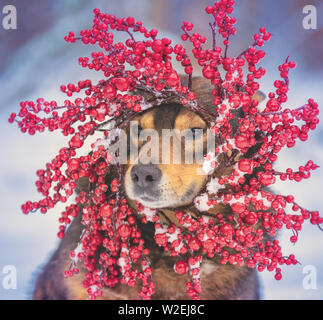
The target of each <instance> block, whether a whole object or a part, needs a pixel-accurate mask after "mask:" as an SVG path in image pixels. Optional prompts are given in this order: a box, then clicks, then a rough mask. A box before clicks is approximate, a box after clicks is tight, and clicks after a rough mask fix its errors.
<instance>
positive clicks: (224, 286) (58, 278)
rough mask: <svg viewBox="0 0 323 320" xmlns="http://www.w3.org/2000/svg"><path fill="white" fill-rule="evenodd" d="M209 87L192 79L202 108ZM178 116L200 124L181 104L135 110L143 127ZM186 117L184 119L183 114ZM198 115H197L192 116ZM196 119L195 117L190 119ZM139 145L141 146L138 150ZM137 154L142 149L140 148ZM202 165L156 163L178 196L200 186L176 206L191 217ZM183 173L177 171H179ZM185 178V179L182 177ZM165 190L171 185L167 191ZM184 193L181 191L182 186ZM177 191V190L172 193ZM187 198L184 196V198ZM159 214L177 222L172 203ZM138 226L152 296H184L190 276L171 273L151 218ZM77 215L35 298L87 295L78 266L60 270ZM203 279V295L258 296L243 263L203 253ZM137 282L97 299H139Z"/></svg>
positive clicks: (74, 236) (253, 275) (73, 239)
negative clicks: (75, 270)
mask: <svg viewBox="0 0 323 320" xmlns="http://www.w3.org/2000/svg"><path fill="white" fill-rule="evenodd" d="M211 90H212V89H211V88H210V86H209V85H208V84H207V83H206V82H205V80H203V79H201V78H197V79H193V91H194V92H195V93H196V94H197V98H198V102H199V104H200V105H202V106H203V107H204V108H206V109H212V104H213V102H212V100H213V98H212V95H211ZM255 99H257V100H259V101H260V100H262V99H263V97H262V95H261V94H258V95H257V96H255ZM179 116H182V117H183V119H182V120H181V123H186V124H187V123H190V122H192V123H193V124H192V125H193V126H195V125H196V123H200V125H201V126H203V122H204V123H205V125H206V121H204V119H203V116H202V115H201V116H200V115H194V114H193V113H189V112H188V111H187V110H186V109H184V108H183V107H182V106H178V105H172V104H169V105H164V106H158V107H156V108H154V109H152V110H148V111H146V112H145V113H143V114H141V115H138V116H137V118H138V119H139V120H142V119H143V117H146V127H147V126H148V127H149V126H151V127H152V128H154V129H156V130H161V129H162V128H172V127H174V123H175V122H176V119H179V118H178V117H179ZM185 117H187V118H185ZM195 117H196V118H195ZM193 118H195V119H193ZM139 150H140V149H139ZM139 155H140V152H139ZM131 166H133V165H128V166H125V168H124V175H125V183H126V184H127V183H128V184H131V181H130V180H129V179H131V178H130V175H129V172H130V170H131ZM199 166H200V164H196V163H193V164H190V165H171V164H170V165H160V166H159V167H160V170H161V171H162V172H165V173H167V175H168V177H170V178H169V180H170V181H171V183H169V184H167V188H174V190H177V191H176V192H178V193H179V194H178V196H179V197H180V196H181V188H182V189H185V188H184V187H183V185H186V184H188V183H190V184H191V185H194V186H198V187H197V189H198V190H194V192H193V194H192V195H191V198H188V199H187V201H184V202H183V203H180V205H179V206H178V207H182V208H183V207H184V208H187V212H189V213H190V214H192V215H193V216H194V210H193V206H192V200H193V199H194V197H195V196H196V195H197V194H198V193H199V192H200V191H201V190H203V188H204V186H205V183H206V181H207V177H206V176H202V175H196V169H197V168H198V167H199ZM228 170H229V171H230V168H225V169H223V168H222V169H221V170H218V175H221V174H227V172H225V171H228ZM183 172H184V173H185V174H182V175H180V173H183ZM183 179H184V181H183ZM168 191H169V190H168ZM183 192H185V190H183ZM176 194H177V193H176ZM185 199H186V198H185ZM134 200H136V199H131V198H129V203H130V205H132V206H133V208H134V209H136V205H135V201H134ZM226 210H227V209H225V207H224V206H218V207H216V208H215V209H212V212H211V211H210V214H214V213H218V212H221V213H223V214H226V212H225V211H226ZM160 211H161V214H162V216H161V218H162V219H163V220H164V221H165V222H166V223H167V222H169V221H171V222H174V223H175V222H176V219H175V218H174V213H175V212H176V206H172V207H167V208H166V207H165V208H160ZM137 223H138V226H139V229H140V230H141V233H142V237H143V239H144V240H145V246H146V247H148V248H149V249H150V252H151V253H150V256H149V257H150V261H151V265H152V269H153V277H154V282H155V284H156V287H155V293H154V295H153V296H152V299H172V300H174V299H178V300H181V299H187V298H188V297H187V294H186V287H185V284H186V282H187V281H188V280H189V279H188V275H178V274H177V273H175V272H174V269H173V266H174V263H175V262H176V258H173V257H170V256H169V255H168V254H167V253H165V252H164V249H163V248H160V247H159V246H158V245H156V243H155V241H154V227H153V225H152V224H151V223H148V224H145V225H143V224H141V222H140V219H139V218H138V221H137ZM82 228H83V226H82V224H81V216H78V217H77V218H75V219H74V221H73V222H72V224H71V226H70V227H69V229H68V231H67V232H66V236H65V238H64V239H63V240H62V241H61V243H60V245H59V247H58V249H57V250H56V252H55V253H54V254H53V255H52V257H51V258H50V260H49V262H48V263H47V265H46V266H45V267H44V268H43V270H42V271H41V273H40V274H39V276H38V278H37V280H36V285H35V290H34V293H33V299H73V300H74V299H87V293H86V289H84V288H83V287H82V281H83V279H84V274H85V270H82V268H80V273H79V274H78V275H74V276H73V277H71V278H64V270H67V269H68V268H69V265H70V259H69V253H70V251H72V250H73V249H74V248H75V247H76V245H77V243H78V241H79V239H80V235H81V232H82ZM201 283H202V293H201V295H200V298H201V299H221V300H223V299H224V300H228V299H244V300H245V299H259V282H258V277H257V272H256V271H255V270H253V269H250V268H248V267H247V266H243V267H238V266H234V265H221V264H220V263H219V262H218V261H217V260H216V259H215V260H214V259H212V260H210V259H206V258H204V260H203V263H202V267H201ZM139 287H140V283H138V284H137V285H136V286H135V287H128V286H126V285H120V284H119V285H117V286H116V287H115V288H112V289H110V288H104V289H103V295H102V297H101V298H100V299H107V300H114V299H117V300H128V299H137V298H138V291H139Z"/></svg>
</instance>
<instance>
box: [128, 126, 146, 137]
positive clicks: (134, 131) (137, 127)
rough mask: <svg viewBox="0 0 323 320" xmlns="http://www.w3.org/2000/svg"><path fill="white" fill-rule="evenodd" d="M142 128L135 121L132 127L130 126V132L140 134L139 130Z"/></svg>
mask: <svg viewBox="0 0 323 320" xmlns="http://www.w3.org/2000/svg"><path fill="white" fill-rule="evenodd" d="M142 130H143V129H142V127H141V125H140V124H138V123H136V124H133V125H132V127H131V130H130V131H131V133H132V134H133V135H138V136H139V135H140V132H141V131H142Z"/></svg>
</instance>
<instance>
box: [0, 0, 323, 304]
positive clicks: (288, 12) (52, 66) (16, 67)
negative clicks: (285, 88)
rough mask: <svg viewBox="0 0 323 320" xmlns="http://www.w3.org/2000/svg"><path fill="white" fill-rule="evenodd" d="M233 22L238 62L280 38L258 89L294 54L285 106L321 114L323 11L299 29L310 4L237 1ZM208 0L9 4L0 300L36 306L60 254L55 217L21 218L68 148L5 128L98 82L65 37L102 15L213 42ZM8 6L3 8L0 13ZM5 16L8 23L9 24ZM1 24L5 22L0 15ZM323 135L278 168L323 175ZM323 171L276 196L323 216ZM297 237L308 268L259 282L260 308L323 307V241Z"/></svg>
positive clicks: (1, 138) (0, 53)
mask: <svg viewBox="0 0 323 320" xmlns="http://www.w3.org/2000/svg"><path fill="white" fill-rule="evenodd" d="M237 2H238V3H237V5H236V8H235V9H236V11H235V14H234V16H235V17H236V18H237V19H238V24H237V31H238V32H237V36H236V37H235V40H234V45H233V46H232V47H231V53H233V54H234V55H237V54H239V53H240V52H241V51H242V50H243V49H245V48H246V47H247V46H248V45H249V44H251V41H252V39H251V37H252V35H253V33H255V32H257V31H258V29H259V27H260V26H265V27H266V28H267V29H268V30H269V31H270V32H272V33H273V35H274V36H273V37H272V40H271V41H270V42H269V43H267V44H266V46H265V50H266V52H267V56H266V58H265V60H264V62H262V65H263V66H264V67H265V68H266V69H267V75H266V77H265V79H264V80H262V81H261V84H262V87H261V88H262V90H263V91H264V92H269V91H270V90H273V85H272V83H273V81H274V80H275V79H276V78H278V77H279V73H278V71H277V68H276V66H278V64H280V63H281V62H282V61H283V59H285V58H286V57H287V56H288V55H290V56H291V59H293V60H295V61H296V62H297V68H296V70H295V71H293V72H292V73H291V78H290V80H291V84H290V89H291V90H290V95H289V97H290V99H289V102H288V105H289V106H291V107H298V106H301V105H303V104H304V103H305V102H306V101H307V98H309V97H312V98H314V99H315V100H316V101H317V102H318V103H319V104H320V105H321V107H322V105H323V86H322V85H323V83H322V76H323V29H322V23H323V2H322V1H319V0H316V1H315V0H311V3H310V4H313V5H315V6H316V9H317V15H318V18H317V22H318V25H317V30H305V29H304V28H303V27H302V20H303V18H304V14H303V13H302V9H303V7H304V6H305V5H307V4H309V3H308V2H307V1H305V0H280V1H271V0H243V1H237ZM210 3H212V1H207V0H199V1H196V0H163V1H160V0H136V1H133V0H94V1H87V0H56V1H51V0H42V1H35V0H29V1H23V0H20V1H18V0H11V1H10V4H12V5H15V6H16V8H17V14H18V22H17V30H4V29H3V28H1V25H0V41H1V47H0V88H1V94H0V150H1V151H0V154H1V156H0V205H1V211H0V299H30V293H31V290H32V287H33V280H34V278H35V274H36V273H37V270H39V268H40V266H41V265H42V264H44V263H45V262H46V259H48V257H49V256H50V254H51V252H52V251H53V250H54V249H55V248H56V247H57V245H58V239H57V237H56V233H57V228H58V222H57V219H58V216H59V214H58V212H57V211H58V210H57V209H56V210H53V211H50V212H49V213H47V214H46V215H41V214H40V213H36V214H30V215H29V216H24V215H23V214H22V213H21V211H20V205H21V204H22V203H23V202H24V201H26V200H37V199H38V198H39V195H38V194H37V192H36V191H35V187H34V182H35V180H36V175H35V172H36V170H37V169H39V168H41V167H42V166H43V164H44V163H45V162H46V161H48V160H50V159H52V157H53V156H55V152H56V150H58V148H59V147H61V146H64V144H65V143H66V139H64V138H61V137H59V136H58V135H48V134H46V133H44V134H40V135H36V136H33V137H31V136H29V135H23V134H21V133H20V132H19V130H18V129H17V127H16V125H10V124H9V123H8V121H7V119H8V117H9V115H10V113H11V112H16V111H17V110H18V104H19V102H20V101H21V100H35V99H37V98H38V97H46V98H48V99H57V100H62V99H64V97H63V96H62V95H61V94H60V93H59V86H60V84H62V83H69V82H75V81H78V80H80V79H86V78H89V77H90V78H91V79H94V80H95V79H98V78H100V76H101V75H96V74H95V73H90V72H89V71H87V70H85V69H83V68H80V67H79V66H78V64H77V58H78V57H79V56H86V55H89V54H90V52H91V49H92V48H91V47H88V46H84V45H82V44H81V43H77V44H74V45H71V44H67V43H66V42H65V41H64V40H63V37H64V35H66V34H67V33H68V32H69V31H71V30H73V31H79V30H81V29H82V28H87V27H88V26H90V25H91V20H92V10H93V8H95V7H98V8H100V9H101V10H102V11H105V12H108V13H111V14H114V15H117V16H134V17H135V18H136V19H137V20H142V21H144V22H145V26H146V27H148V28H152V27H156V28H158V29H159V30H160V31H161V34H164V35H165V36H167V37H170V38H171V39H173V40H174V41H179V40H180V38H179V37H180V26H181V23H182V21H183V20H188V21H191V22H193V23H194V25H195V26H196V28H197V30H199V31H200V32H201V33H203V34H209V30H208V19H209V17H208V16H207V15H205V14H204V7H205V6H206V5H208V4H210ZM6 4H8V3H7V1H3V0H1V1H0V9H2V8H3V7H4V6H5V5H6ZM3 16H4V15H3ZM0 21H1V13H0ZM322 128H323V126H322V125H321V124H320V125H319V127H318V129H317V130H316V131H315V132H314V133H312V134H311V135H310V139H309V141H308V143H305V144H301V143H298V144H297V146H296V147H295V148H294V149H292V150H287V151H285V152H284V153H283V155H282V157H281V160H280V161H279V164H278V166H277V167H279V168H280V169H286V168H287V167H292V168H295V169H296V168H298V166H299V165H302V164H305V163H306V161H307V160H309V159H312V160H313V161H314V162H316V163H318V164H319V165H321V166H322V162H323V143H322V139H323V132H322ZM322 180H323V175H322V169H320V170H317V171H315V172H314V173H313V175H312V178H311V179H309V180H308V181H304V182H302V183H298V184H296V183H289V182H285V183H280V184H277V187H276V189H277V190H279V192H280V193H282V194H291V193H292V194H294V195H295V196H296V198H297V200H298V202H299V203H300V204H301V205H302V206H304V207H305V208H308V209H310V210H316V209H319V210H320V211H321V213H323V202H322V197H323V184H322ZM290 235H291V234H290V232H288V231H284V232H282V233H281V234H280V240H281V243H282V245H283V253H286V254H288V253H294V254H295V255H296V257H297V258H299V260H300V262H301V263H302V264H301V265H297V266H290V267H286V268H285V267H284V268H283V279H282V280H281V281H279V282H278V281H276V280H274V278H273V276H274V275H273V274H272V273H269V272H264V273H263V274H261V286H262V298H263V299H322V298H323V254H322V252H323V250H322V248H321V245H322V244H323V233H322V232H320V231H319V230H318V228H317V227H315V226H312V225H310V224H309V223H305V224H304V228H303V230H302V232H300V236H299V242H297V244H296V245H295V246H293V245H290V243H289V237H290ZM6 265H14V266H15V267H16V269H17V289H15V290H6V289H4V287H3V285H2V282H3V280H4V278H5V276H6V274H5V273H4V268H5V266H6ZM306 265H313V266H314V267H315V268H316V271H317V274H316V280H317V284H316V289H309V290H306V289H304V288H303V279H304V277H305V276H306V274H303V268H304V266H306Z"/></svg>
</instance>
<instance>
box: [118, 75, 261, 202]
mask: <svg viewBox="0 0 323 320" xmlns="http://www.w3.org/2000/svg"><path fill="white" fill-rule="evenodd" d="M192 89H193V92H195V93H196V96H197V101H198V104H199V105H200V106H202V107H203V108H204V109H206V110H209V111H211V112H215V107H214V105H213V98H214V97H213V95H212V89H213V88H212V87H211V85H210V84H209V82H207V81H206V80H205V79H203V78H195V79H193V88H192ZM254 99H256V100H258V101H260V100H262V99H263V96H262V95H261V94H260V93H257V95H255V97H254ZM131 120H132V121H131V122H129V123H128V126H127V128H126V131H127V134H128V141H129V146H128V149H130V148H132V149H135V150H138V152H136V154H135V156H134V157H132V161H129V162H128V164H127V165H126V168H125V170H124V171H125V176H124V187H125V191H126V194H127V196H128V198H129V199H130V202H131V200H132V201H138V202H140V203H141V204H143V205H144V206H147V207H150V208H178V207H182V206H185V205H189V204H190V203H192V201H193V199H194V198H195V197H196V196H197V195H198V194H199V193H200V192H201V190H202V189H203V188H204V186H205V184H206V182H207V173H206V172H204V171H203V170H202V166H203V161H201V158H199V157H196V155H201V154H202V155H203V154H206V153H207V149H208V148H209V145H208V143H207V140H208V139H209V138H210V131H209V130H208V129H209V128H210V121H209V120H208V119H207V117H205V116H204V115H203V113H197V112H193V111H190V110H188V109H187V108H186V107H184V106H182V105H180V104H177V103H166V104H161V105H159V106H156V107H154V108H152V109H149V110H147V111H145V112H142V113H140V114H138V115H136V116H135V117H134V118H133V119H131ZM140 137H141V139H140ZM215 143H220V142H219V141H216V138H215ZM130 153H131V152H130ZM202 157H203V156H202Z"/></svg>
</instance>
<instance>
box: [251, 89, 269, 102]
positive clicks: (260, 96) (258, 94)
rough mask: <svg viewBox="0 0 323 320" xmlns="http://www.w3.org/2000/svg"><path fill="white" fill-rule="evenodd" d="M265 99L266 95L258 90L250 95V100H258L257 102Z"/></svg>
mask: <svg viewBox="0 0 323 320" xmlns="http://www.w3.org/2000/svg"><path fill="white" fill-rule="evenodd" d="M265 99H266V95H265V94H264V93H263V92H262V91H260V90H258V91H257V92H256V93H255V94H254V95H253V96H252V100H256V101H258V103H261V102H262V101H264V100H265Z"/></svg>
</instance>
